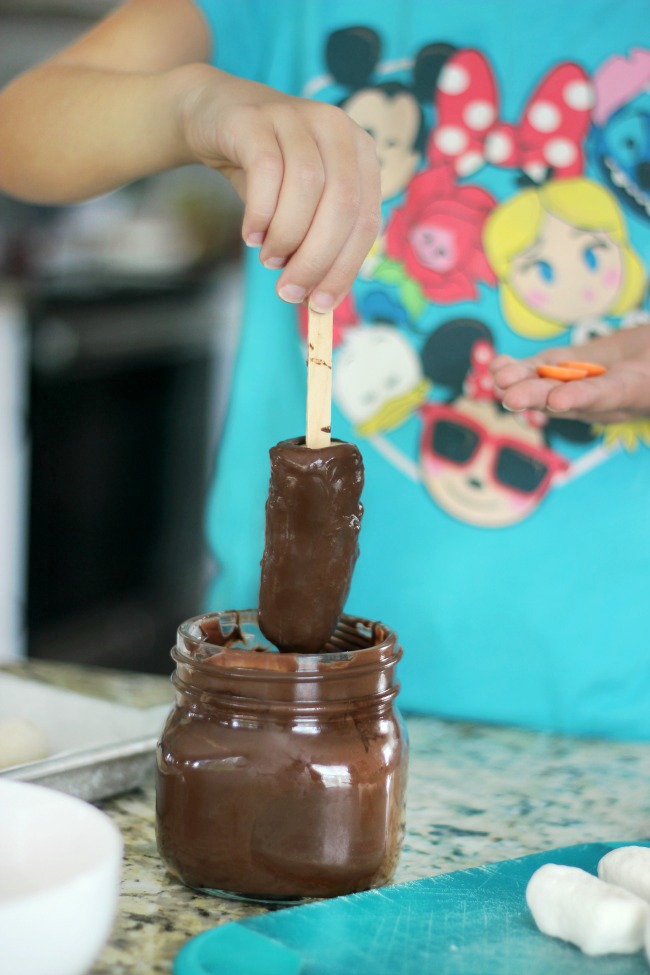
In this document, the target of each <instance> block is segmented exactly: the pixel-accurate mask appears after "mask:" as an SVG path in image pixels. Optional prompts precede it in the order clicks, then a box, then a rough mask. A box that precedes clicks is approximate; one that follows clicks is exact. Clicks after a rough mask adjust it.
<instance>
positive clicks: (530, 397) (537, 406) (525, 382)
mask: <svg viewBox="0 0 650 975" xmlns="http://www.w3.org/2000/svg"><path fill="white" fill-rule="evenodd" d="M560 385H564V384H563V383H558V381H557V380H555V379H541V378H540V377H539V376H536V375H535V374H534V373H532V374H531V373H530V370H529V372H528V374H527V376H525V377H524V378H523V379H521V381H519V382H515V383H514V384H513V385H512V386H509V387H508V389H507V390H506V392H505V393H504V394H503V397H502V399H501V402H502V403H503V405H504V406H505V408H506V409H507V410H513V411H514V412H517V411H519V410H545V409H546V406H547V401H548V397H549V395H550V393H551V392H552V390H553V389H554V388H555V387H556V386H560Z"/></svg>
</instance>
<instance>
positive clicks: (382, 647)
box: [172, 609, 402, 681]
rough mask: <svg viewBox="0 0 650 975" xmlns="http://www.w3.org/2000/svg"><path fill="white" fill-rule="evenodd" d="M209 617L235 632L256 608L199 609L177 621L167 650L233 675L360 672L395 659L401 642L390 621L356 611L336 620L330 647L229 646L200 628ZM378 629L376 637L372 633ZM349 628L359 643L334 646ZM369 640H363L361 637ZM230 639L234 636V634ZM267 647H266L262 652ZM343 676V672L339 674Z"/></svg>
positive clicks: (254, 621)
mask: <svg viewBox="0 0 650 975" xmlns="http://www.w3.org/2000/svg"><path fill="white" fill-rule="evenodd" d="M215 618H218V619H220V620H221V621H225V622H226V623H227V624H229V625H231V626H232V632H233V634H235V633H236V632H237V631H238V630H239V632H241V627H242V626H246V625H248V626H255V627H256V626H257V610H254V609H247V610H224V611H221V612H217V613H201V614H199V615H198V616H193V617H191V618H190V619H187V620H185V621H184V622H183V623H181V624H180V626H179V627H178V634H177V636H178V639H177V642H176V646H175V647H174V648H173V650H172V656H173V658H174V660H175V661H176V662H177V663H179V662H180V663H187V664H191V665H192V666H193V667H198V668H200V669H204V668H205V669H208V670H210V671H212V672H214V667H215V664H217V663H218V665H219V670H220V671H221V672H222V673H223V672H224V671H228V672H236V673H237V674H238V675H241V676H242V677H245V676H246V675H248V676H250V677H251V678H259V676H260V672H263V673H264V676H265V678H270V679H278V680H282V679H291V680H293V681H295V680H300V679H301V677H302V678H303V679H305V680H310V679H313V678H314V677H315V676H317V675H319V674H320V675H322V674H323V673H324V672H330V673H331V674H332V676H334V673H335V672H336V671H337V670H339V669H340V670H345V671H347V670H348V669H349V668H350V667H352V668H353V669H354V670H355V672H360V671H361V670H364V669H365V668H366V667H368V668H370V669H375V668H376V667H377V665H378V664H380V663H383V664H386V663H388V662H392V661H394V662H395V663H396V662H397V661H398V660H399V658H400V657H401V655H402V648H401V646H400V645H399V644H398V642H397V634H396V633H395V631H394V630H392V629H390V627H388V626H386V625H385V624H383V623H381V622H380V621H378V620H369V619H366V618H363V617H359V616H353V615H351V614H347V613H344V614H343V615H342V616H341V620H340V621H339V626H338V627H337V630H336V631H335V634H334V635H333V637H336V634H339V633H341V634H343V636H339V637H338V639H336V640H334V642H331V647H332V648H331V649H329V650H328V651H326V652H324V653H280V652H279V651H278V650H277V649H276V648H275V647H272V645H271V644H270V643H269V642H268V641H265V647H264V648H263V649H260V648H259V647H254V646H249V647H242V646H233V645H230V646H228V645H227V642H226V641H224V643H215V642H211V641H210V640H208V639H205V636H204V635H202V634H201V632H200V627H201V623H204V622H205V621H208V620H214V619H215ZM377 632H379V634H380V637H381V638H380V639H379V640H376V637H375V634H376V633H377ZM354 633H357V634H358V638H359V639H361V641H362V643H361V645H360V646H358V647H356V648H354V647H350V648H348V649H340V648H339V647H340V645H341V644H343V645H344V641H345V639H346V638H347V639H351V638H352V635H353V634H354ZM363 640H365V641H369V642H363ZM234 642H237V641H236V640H235V641H234ZM267 651H268V652H267ZM341 676H343V674H341Z"/></svg>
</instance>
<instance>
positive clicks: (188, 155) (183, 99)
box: [168, 63, 222, 165]
mask: <svg viewBox="0 0 650 975" xmlns="http://www.w3.org/2000/svg"><path fill="white" fill-rule="evenodd" d="M220 74H222V72H220V71H219V70H218V69H217V68H213V67H211V66H210V65H209V64H200V63H199V64H184V65H182V66H181V67H179V68H174V69H173V70H172V71H170V72H169V74H168V80H169V84H170V89H171V96H172V99H173V105H174V110H173V119H174V126H175V139H176V142H177V145H178V152H179V155H180V157H181V162H180V164H181V165H183V164H187V163H196V162H203V161H204V160H203V157H202V153H201V152H200V150H199V148H198V147H197V140H196V135H195V120H196V115H197V111H198V108H199V105H200V103H201V99H202V95H203V93H204V92H205V89H206V88H207V87H208V86H209V85H214V81H215V78H216V77H217V76H218V75H220Z"/></svg>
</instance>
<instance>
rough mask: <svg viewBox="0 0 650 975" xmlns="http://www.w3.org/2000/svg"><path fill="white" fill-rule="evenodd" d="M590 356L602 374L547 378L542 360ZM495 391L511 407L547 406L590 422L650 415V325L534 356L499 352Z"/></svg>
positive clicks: (546, 409) (495, 364)
mask: <svg viewBox="0 0 650 975" xmlns="http://www.w3.org/2000/svg"><path fill="white" fill-rule="evenodd" d="M567 359H568V360H575V359H578V360H586V361H589V362H597V363H600V364H602V365H604V366H606V367H607V372H606V373H604V374H603V375H602V376H594V377H587V378H585V379H577V380H573V381H571V382H560V381H558V380H557V379H543V378H540V377H539V376H538V375H537V373H536V366H538V365H539V364H541V363H549V364H554V363H555V364H557V363H560V362H562V361H564V360H567ZM490 368H491V370H492V374H493V376H494V382H495V385H496V388H497V392H498V393H499V394H501V396H502V402H503V405H504V406H505V407H506V408H507V409H509V410H514V411H517V410H543V411H544V412H547V413H551V414H561V415H562V416H563V417H567V418H568V419H577V420H584V421H586V422H588V423H619V422H624V421H625V420H631V419H636V418H638V417H644V416H650V326H647V325H645V326H642V327H640V328H635V329H629V330H625V331H624V332H615V333H613V334H612V335H609V336H607V337H605V338H601V339H596V340H594V341H593V342H589V343H587V344H586V345H583V346H579V347H576V346H573V347H565V348H559V349H550V350H548V351H547V352H544V353H541V354H540V355H537V356H533V357H532V358H530V359H522V360H516V359H512V358H511V357H510V356H505V355H502V356H498V357H497V358H496V359H494V361H493V362H492V364H491V367H490Z"/></svg>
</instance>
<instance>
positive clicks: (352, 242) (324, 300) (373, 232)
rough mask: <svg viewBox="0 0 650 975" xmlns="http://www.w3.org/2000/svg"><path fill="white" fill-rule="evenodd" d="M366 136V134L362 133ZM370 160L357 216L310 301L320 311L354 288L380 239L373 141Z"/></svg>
mask: <svg viewBox="0 0 650 975" xmlns="http://www.w3.org/2000/svg"><path fill="white" fill-rule="evenodd" d="M363 138H364V139H365V138H366V136H365V133H363ZM366 151H368V156H369V158H368V161H367V165H366V168H365V171H364V172H363V174H362V178H361V200H360V204H359V212H358V215H357V219H356V221H355V224H354V226H353V228H352V232H351V233H350V235H349V237H348V239H347V240H346V242H345V244H344V246H343V247H342V248H341V250H340V251H339V252H338V254H337V256H336V258H335V260H334V263H333V264H332V266H331V267H330V269H329V271H328V272H327V274H326V275H325V276H324V278H323V279H322V280H321V281H320V283H319V284H318V285H317V286H316V287H315V288H314V290H313V292H312V295H311V302H310V303H311V304H312V306H313V307H314V308H315V309H316V310H317V311H326V310H327V309H328V307H329V306H330V301H331V302H333V304H334V305H337V304H338V303H339V301H340V300H341V299H342V298H343V297H344V295H346V294H347V292H348V291H349V290H350V288H351V287H352V284H353V282H354V279H355V277H356V275H357V274H358V272H359V268H360V267H361V265H362V264H363V262H364V260H365V259H366V257H367V255H368V251H369V250H370V248H371V247H372V245H373V244H374V242H375V240H376V239H377V234H378V233H379V229H380V224H381V179H380V171H379V165H378V163H377V154H376V151H375V146H374V143H372V142H371V141H370V140H369V145H368V147H367V150H366V149H361V150H360V155H363V154H364V153H365V152H366Z"/></svg>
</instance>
